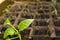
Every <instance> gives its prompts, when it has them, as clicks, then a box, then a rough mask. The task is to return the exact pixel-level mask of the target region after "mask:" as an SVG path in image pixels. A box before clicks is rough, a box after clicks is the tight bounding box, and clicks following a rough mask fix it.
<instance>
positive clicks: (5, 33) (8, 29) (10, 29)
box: [4, 27, 15, 38]
mask: <svg viewBox="0 0 60 40" xmlns="http://www.w3.org/2000/svg"><path fill="white" fill-rule="evenodd" d="M14 33H15V30H14V29H13V28H11V27H10V28H7V30H6V31H5V32H4V38H6V37H7V36H8V35H13V34H14Z"/></svg>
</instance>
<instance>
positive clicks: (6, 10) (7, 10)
mask: <svg viewBox="0 0 60 40" xmlns="http://www.w3.org/2000/svg"><path fill="white" fill-rule="evenodd" d="M9 9H10V5H8V6H7V7H6V8H5V9H4V10H3V11H2V12H9Z"/></svg>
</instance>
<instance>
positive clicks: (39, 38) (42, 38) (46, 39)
mask: <svg viewBox="0 0 60 40" xmlns="http://www.w3.org/2000/svg"><path fill="white" fill-rule="evenodd" d="M32 40H52V38H48V37H46V38H45V37H33V39H32Z"/></svg>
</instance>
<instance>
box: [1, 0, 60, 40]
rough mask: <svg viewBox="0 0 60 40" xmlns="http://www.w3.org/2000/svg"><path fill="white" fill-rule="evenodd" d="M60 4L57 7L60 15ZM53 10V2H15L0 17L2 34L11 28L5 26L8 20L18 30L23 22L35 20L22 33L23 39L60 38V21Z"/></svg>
mask: <svg viewBox="0 0 60 40" xmlns="http://www.w3.org/2000/svg"><path fill="white" fill-rule="evenodd" d="M59 4H60V3H57V6H56V7H57V11H58V14H60V12H59V11H60V9H59V8H60V7H59ZM51 10H53V9H52V7H51V2H46V1H42V2H15V3H14V4H13V5H11V8H10V9H9V12H6V13H5V14H3V15H2V16H1V17H0V34H3V33H4V31H5V29H6V28H7V27H9V25H7V26H4V25H3V23H4V21H5V20H6V18H7V17H9V18H10V21H11V22H12V24H13V26H14V27H16V28H17V25H18V24H19V22H21V21H22V20H25V19H35V20H34V22H33V23H32V24H31V25H30V26H29V27H28V28H27V29H26V30H24V31H23V32H21V34H22V37H24V38H27V40H29V39H31V40H35V39H34V38H35V37H36V38H37V37H49V38H56V37H60V36H59V35H60V30H59V29H60V21H59V20H58V19H56V18H57V17H58V16H56V15H54V16H53V15H52V14H51V12H52V11H51ZM3 29H4V30H3ZM17 29H18V28H17ZM23 33H24V34H23ZM37 40H39V38H38V39H37Z"/></svg>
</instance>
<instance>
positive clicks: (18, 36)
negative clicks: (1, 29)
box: [10, 25, 22, 40]
mask: <svg viewBox="0 0 60 40" xmlns="http://www.w3.org/2000/svg"><path fill="white" fill-rule="evenodd" d="M10 26H11V27H12V28H13V29H14V30H15V31H16V33H17V35H18V37H19V39H20V40H22V38H21V35H20V33H19V32H18V30H17V29H15V27H14V26H13V25H10Z"/></svg>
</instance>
